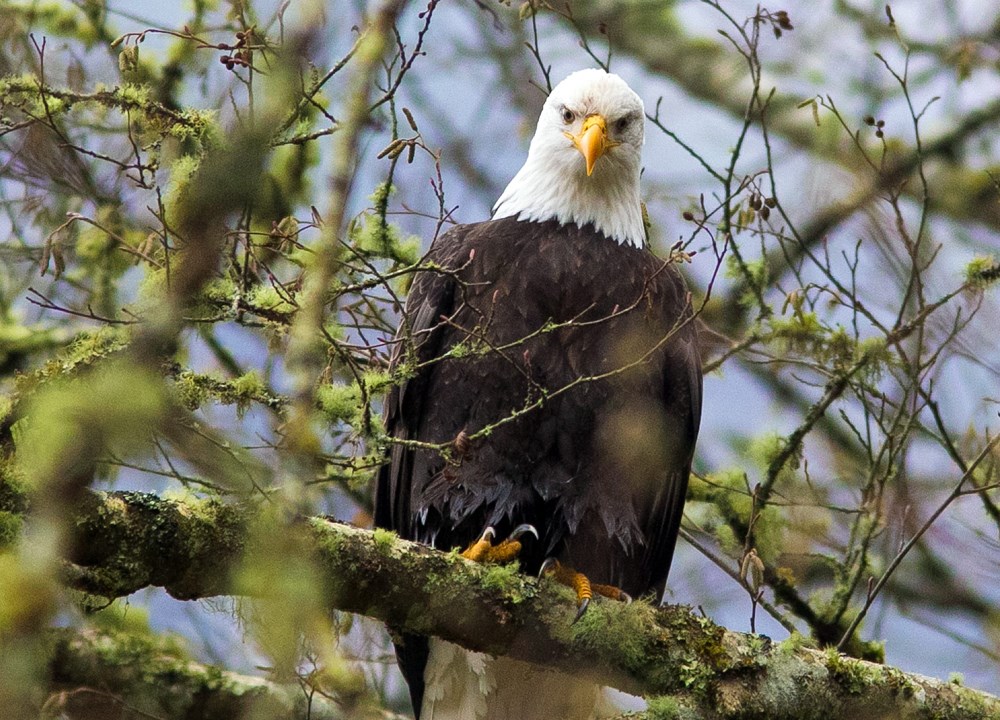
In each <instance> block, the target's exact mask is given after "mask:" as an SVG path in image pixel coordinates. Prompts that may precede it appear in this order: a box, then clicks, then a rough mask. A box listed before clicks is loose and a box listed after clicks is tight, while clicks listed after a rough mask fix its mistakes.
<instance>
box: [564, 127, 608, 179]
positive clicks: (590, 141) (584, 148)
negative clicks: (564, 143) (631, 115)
mask: <svg viewBox="0 0 1000 720" xmlns="http://www.w3.org/2000/svg"><path fill="white" fill-rule="evenodd" d="M563 135H565V136H566V137H568V138H569V139H570V140H571V141H572V142H573V145H574V146H575V147H576V149H577V150H579V151H580V154H581V155H583V158H584V160H586V161H587V175H588V176H589V175H590V174H591V173H593V172H594V165H596V164H597V159H598V158H600V157H601V156H602V155H603V154H604V153H606V152H607V151H608V150H609V149H610V148H613V147H614V146H615V145H619V144H620V143H617V142H615V141H614V140H610V139H609V138H608V123H607V121H606V120H605V119H604V116H603V115H588V116H587V117H586V118H585V119H584V121H583V127H582V128H580V132H579V133H577V134H576V135H573V134H572V133H568V132H564V133H563Z"/></svg>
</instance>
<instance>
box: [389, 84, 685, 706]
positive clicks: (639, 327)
mask: <svg viewBox="0 0 1000 720" xmlns="http://www.w3.org/2000/svg"><path fill="white" fill-rule="evenodd" d="M644 121H645V116H644V111H643V104H642V100H641V99H640V98H639V96H638V95H636V93H634V92H633V91H632V90H631V88H629V86H628V85H627V84H626V83H625V82H624V81H623V80H622V79H621V78H620V77H618V76H617V75H613V74H609V73H607V72H605V71H603V70H596V69H595V70H581V71H578V72H575V73H573V74H571V75H569V76H568V77H567V78H566V79H565V80H563V81H562V82H561V83H559V84H558V85H557V86H556V87H555V88H554V89H553V90H552V92H551V94H550V95H549V97H548V99H547V100H546V102H545V105H544V107H543V109H542V112H541V116H540V117H539V119H538V126H537V129H536V131H535V135H534V138H533V139H532V141H531V145H530V148H529V151H528V158H527V161H526V162H525V164H524V166H523V167H522V168H521V170H520V171H519V172H518V173H517V175H516V176H515V177H514V179H513V180H511V182H510V184H509V185H508V186H507V188H506V190H504V192H503V194H502V195H501V196H500V198H499V200H497V202H496V205H495V207H494V211H493V217H492V219H491V220H489V221H486V222H481V223H476V224H470V225H459V226H457V227H454V228H452V229H451V230H449V231H448V232H447V233H445V234H443V235H442V236H440V237H439V238H437V240H436V241H435V242H434V243H433V244H432V246H431V248H430V250H429V252H428V256H427V259H428V261H429V264H428V269H426V270H424V271H422V272H420V273H418V274H417V276H416V278H415V280H414V282H413V286H412V288H411V290H410V294H409V297H408V299H407V303H406V309H405V314H404V317H403V320H402V322H401V324H400V330H399V333H398V336H397V339H398V343H397V347H396V352H395V357H394V360H393V362H394V364H395V366H396V367H397V368H399V369H401V370H405V372H404V373H402V374H404V375H405V376H406V377H407V378H408V379H407V380H406V381H405V382H403V383H402V384H400V385H399V386H398V387H396V388H395V389H394V390H393V391H392V392H391V393H390V395H389V397H388V398H387V400H386V407H385V426H386V430H387V432H388V433H389V435H390V436H391V437H394V438H398V439H402V440H412V441H420V443H426V444H428V445H435V444H444V445H446V447H447V450H448V451H447V452H438V451H436V450H435V449H433V448H430V447H428V448H426V449H425V448H424V447H417V446H415V444H413V443H410V444H405V443H396V444H394V445H393V447H392V449H391V456H390V459H389V462H388V463H387V464H386V465H385V466H384V467H383V468H382V469H381V470H380V472H379V475H378V478H377V484H376V501H375V522H376V525H378V526H380V527H384V528H390V529H392V530H395V531H396V532H397V533H399V534H400V535H401V536H403V537H405V538H409V539H413V540H417V541H420V542H424V543H427V544H429V545H433V546H435V547H437V548H440V549H445V550H447V549H450V548H456V547H457V548H464V547H466V546H467V545H469V544H470V543H471V542H473V541H475V540H476V539H477V538H478V537H480V536H481V535H482V533H483V531H484V528H487V527H491V528H494V529H495V532H496V535H497V536H498V537H503V536H504V535H506V534H509V533H510V532H512V531H513V530H514V529H515V528H516V527H518V526H521V525H523V524H530V525H531V526H533V527H534V528H535V529H536V531H537V534H538V539H537V541H533V539H532V538H526V542H525V544H524V547H523V549H522V551H521V555H520V562H521V567H522V569H523V570H524V571H526V572H529V573H537V572H538V571H539V569H540V568H541V567H542V565H543V563H544V562H546V561H547V560H549V559H553V558H554V559H556V560H558V561H559V562H560V563H561V564H562V565H564V566H567V567H570V568H572V569H573V570H575V571H578V572H579V573H582V574H584V575H585V576H587V577H588V578H589V579H590V580H591V581H593V582H595V583H603V584H607V585H611V586H615V587H617V588H620V589H621V590H623V591H624V592H626V593H628V594H629V595H631V596H633V597H639V596H642V595H647V594H652V595H655V597H656V598H657V599H659V598H660V596H661V595H662V592H663V589H664V585H665V583H666V579H667V572H668V570H669V569H670V560H671V556H672V555H673V551H674V543H675V540H676V538H677V532H678V528H679V525H680V520H681V512H682V509H683V505H684V496H685V491H686V488H687V482H688V474H689V471H690V467H691V456H692V452H693V448H694V444H695V439H696V437H697V433H698V423H699V419H700V415H701V365H700V361H699V356H698V351H697V347H696V335H695V327H694V323H693V322H692V320H691V317H692V312H691V307H690V305H691V304H690V299H689V297H690V296H689V293H688V292H687V290H686V287H685V284H684V281H683V280H682V278H681V275H680V273H679V272H678V270H677V268H676V267H675V265H674V264H672V263H670V262H667V261H665V260H663V259H661V258H659V257H657V256H656V255H654V254H653V253H652V252H650V250H649V249H648V248H647V246H646V230H645V225H644V222H643V213H642V205H641V200H640V193H639V176H640V156H641V148H642V144H643V125H644ZM397 656H398V659H399V664H400V668H401V670H402V672H403V675H404V677H405V678H406V680H407V682H408V684H409V687H410V696H411V699H412V701H413V707H414V712H415V714H416V716H417V718H418V720H420V719H422V720H444V719H446V718H447V719H449V720H450V719H455V720H458V719H459V718H461V719H462V720H482V719H485V718H489V719H490V720H508V719H510V720H513V719H515V718H516V719H518V720H530V719H532V718H546V719H552V718H588V717H592V716H594V712H595V710H594V708H595V703H597V701H598V692H597V690H598V689H597V688H596V687H595V686H593V685H590V684H586V683H581V682H580V681H577V680H575V679H573V678H567V677H566V676H564V675H558V674H554V673H546V672H544V671H541V670H539V669H538V668H530V667H527V666H524V665H523V664H522V663H517V662H515V661H511V660H508V659H505V658H487V657H484V656H480V655H477V654H476V653H471V652H468V651H465V650H462V649H460V648H457V647H456V646H454V645H449V644H448V643H445V642H443V641H438V640H431V641H428V639H426V638H423V637H414V636H404V637H403V638H402V642H400V643H398V644H397ZM545 683H548V685H545ZM542 685H545V687H542ZM546 688H547V689H546Z"/></svg>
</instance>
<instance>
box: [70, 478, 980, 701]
mask: <svg viewBox="0 0 1000 720" xmlns="http://www.w3.org/2000/svg"><path fill="white" fill-rule="evenodd" d="M252 519H253V518H252V516H251V513H250V512H249V511H248V510H246V509H245V508H241V507H238V506H235V505H226V504H223V503H220V502H215V501H206V502H203V503H189V502H180V501H175V500H164V499H161V498H159V497H157V496H154V495H148V494H143V493H107V494H92V495H90V496H89V498H88V501H87V502H86V503H84V505H83V506H82V507H81V510H80V513H79V517H78V519H77V522H76V528H77V532H78V533H79V534H80V536H81V537H79V538H78V539H79V542H77V543H75V546H76V547H78V548H85V549H86V550H85V556H81V557H76V558H73V561H72V562H69V561H67V563H66V566H65V570H66V575H65V577H66V580H67V582H68V583H69V584H70V585H72V586H74V587H76V588H79V589H81V590H85V591H87V592H90V593H93V594H97V595H104V596H106V597H120V596H124V595H127V594H129V593H131V592H134V591H135V590H138V589H140V588H142V587H146V586H149V585H158V586H162V587H164V588H165V589H166V590H167V591H168V592H169V593H170V594H172V595H173V596H175V597H177V598H182V599H195V598H204V597H210V596H215V595H222V594H230V593H234V592H236V586H235V585H234V584H233V583H232V582H231V581H230V579H229V577H228V572H227V571H228V570H229V569H231V568H232V567H234V566H235V565H236V563H237V562H238V561H239V560H241V559H245V558H246V555H249V556H251V557H252V556H253V554H254V553H255V552H258V550H257V549H255V548H254V543H253V542H251V541H250V537H251V535H250V533H249V529H248V528H249V525H250V523H251V520H252ZM299 527H300V529H301V530H302V531H303V533H304V534H305V535H306V537H308V538H309V541H310V544H311V546H312V547H313V548H315V553H316V561H317V564H318V566H319V567H321V568H322V570H323V578H322V582H323V584H324V588H325V597H326V598H327V602H328V604H329V607H330V608H331V609H339V610H344V611H348V612H353V613H358V614H363V615H367V616H369V617H372V618H375V619H378V620H381V621H384V622H386V623H388V624H389V625H390V626H391V627H393V628H394V629H396V630H407V631H410V632H418V633H427V634H433V635H436V636H439V637H442V638H445V639H447V640H450V641H452V642H455V643H458V644H460V645H463V646H465V647H468V648H470V649H474V650H479V651H484V652H489V653H503V654H508V655H510V656H513V657H516V658H519V659H522V660H526V661H530V662H536V663H540V664H545V665H548V666H553V667H558V668H560V669H563V670H566V671H570V672H574V673H583V674H587V675H590V676H592V677H594V678H595V680H598V681H600V682H602V683H605V684H608V685H612V686H614V687H618V688H621V689H623V690H626V691H629V692H633V693H641V694H643V695H645V696H647V697H650V696H657V695H666V696H670V697H671V698H673V700H672V702H673V701H676V703H679V704H680V705H681V706H683V707H684V708H686V709H687V710H689V711H690V713H691V715H690V716H691V717H705V718H709V717H711V718H729V717H733V718H735V717H737V716H738V717H740V718H755V717H760V718H763V717H767V718H770V719H772V720H780V719H781V718H797V719H798V718H803V717H824V718H831V719H833V720H836V718H851V719H852V720H854V719H856V718H868V717H885V716H905V717H913V718H932V717H933V718H943V719H947V718H969V719H970V720H971V719H972V718H982V717H987V716H989V715H991V714H998V713H1000V700H998V699H997V698H995V697H993V696H990V695H987V694H984V693H979V692H976V691H973V690H969V689H966V688H962V687H959V686H957V685H954V684H950V683H944V682H940V681H937V680H931V679H928V678H924V677H921V676H916V675H911V674H907V673H903V672H901V671H899V670H896V669H893V668H888V667H884V666H880V665H876V664H873V663H868V662H863V661H859V660H854V659H851V658H847V657H844V656H842V655H839V654H837V653H836V652H834V651H827V652H821V651H817V650H813V649H809V648H805V647H801V646H799V645H797V644H795V643H792V642H786V643H782V644H780V645H774V644H772V643H771V641H770V640H768V639H767V638H764V637H760V636H754V635H744V634H740V633H735V632H730V631H728V630H725V629H723V628H721V627H719V626H717V625H715V624H714V623H712V622H711V621H709V620H707V619H705V618H701V617H698V616H696V615H694V614H693V613H692V612H691V611H690V610H689V609H688V608H685V607H676V606H669V607H663V608H660V609H654V608H653V607H651V606H650V605H649V604H647V603H645V602H635V603H633V604H631V605H627V606H626V605H622V604H618V603H612V602H599V603H595V604H594V605H593V606H592V607H591V608H590V610H588V612H587V613H586V615H584V617H583V619H582V620H581V621H580V622H579V623H576V624H575V625H574V624H573V623H572V619H573V616H574V606H573V601H572V599H571V598H570V597H569V595H568V591H565V590H563V589H562V588H560V587H558V586H556V585H554V584H553V583H551V582H549V581H543V582H541V583H539V582H537V581H535V580H534V579H532V578H529V577H526V576H524V575H521V574H518V573H515V572H512V571H511V568H509V567H500V566H481V565H476V564H473V563H470V562H467V561H465V560H464V559H462V558H460V557H459V556H458V555H457V554H455V553H442V552H439V551H436V550H433V549H430V548H427V547H424V546H421V545H417V544H415V543H410V542H406V541H402V540H399V539H397V538H396V537H395V536H394V535H392V534H391V533H388V532H383V531H375V532H370V531H367V530H361V529H358V528H353V527H350V526H346V525H341V524H338V523H333V522H329V521H327V520H324V519H320V518H308V519H303V520H302V521H301V523H300V525H299ZM258 591H259V592H260V593H261V594H263V593H265V591H266V588H263V587H261V588H259V589H258V588H254V589H252V590H251V593H252V594H256V593H257V592H258ZM662 701H663V699H662V698H660V699H659V700H657V701H656V702H662Z"/></svg>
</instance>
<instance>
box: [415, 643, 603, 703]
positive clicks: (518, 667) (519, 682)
mask: <svg viewBox="0 0 1000 720" xmlns="http://www.w3.org/2000/svg"><path fill="white" fill-rule="evenodd" d="M424 681H425V690H424V701H423V708H422V709H421V713H420V720H594V719H595V718H598V717H604V716H605V714H604V713H605V712H608V713H613V709H611V708H607V707H603V706H605V705H606V703H605V702H604V694H603V692H602V688H601V687H600V686H599V685H596V684H595V683H593V682H592V681H588V680H583V679H580V678H577V677H574V676H572V675H567V674H565V673H561V672H557V671H555V670H548V669H546V668H542V667H539V666H537V665H531V664H529V663H525V662H521V661H519V660H512V659H510V658H506V657H498V658H494V657H491V656H489V655H484V654H482V653H477V652H472V651H470V650H465V649H464V648H460V647H458V646H457V645H453V644H451V643H448V642H445V641H444V640H437V639H433V638H432V639H431V641H430V655H429V656H428V659H427V669H426V670H425V672H424Z"/></svg>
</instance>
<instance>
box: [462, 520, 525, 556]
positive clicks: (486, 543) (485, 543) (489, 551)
mask: <svg viewBox="0 0 1000 720" xmlns="http://www.w3.org/2000/svg"><path fill="white" fill-rule="evenodd" d="M496 534H497V533H496V530H494V529H493V528H492V527H488V528H486V529H485V530H484V531H483V534H482V535H480V536H479V539H478V540H476V541H475V542H474V543H471V544H470V545H469V547H467V548H465V550H463V551H462V553H461V554H462V557H464V558H465V559H466V560H471V561H472V562H477V563H506V562H510V561H511V560H514V559H515V558H517V555H518V553H520V552H521V540H520V538H521V537H523V536H524V535H534V536H535V539H536V540H537V539H538V531H537V530H536V529H535V526H534V525H528V524H524V525H518V526H517V527H516V528H514V530H513V532H511V534H510V535H509V536H508V537H507V539H505V540H502V541H501V542H499V543H497V544H496V545H494V544H493V539H494V538H495V537H496Z"/></svg>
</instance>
